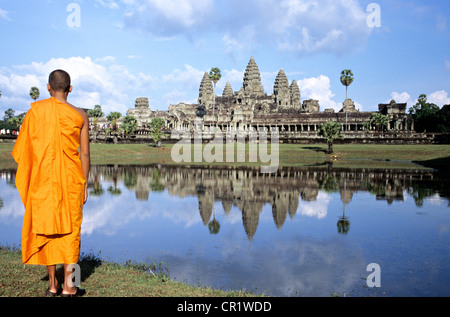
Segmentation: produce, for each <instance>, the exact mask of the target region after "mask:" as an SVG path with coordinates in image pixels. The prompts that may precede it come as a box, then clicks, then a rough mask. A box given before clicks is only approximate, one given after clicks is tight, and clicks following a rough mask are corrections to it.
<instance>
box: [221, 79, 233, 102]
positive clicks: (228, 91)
mask: <svg viewBox="0 0 450 317" xmlns="http://www.w3.org/2000/svg"><path fill="white" fill-rule="evenodd" d="M233 95H234V93H233V88H231V84H230V82H227V84H226V85H225V89H224V90H223V94H222V97H225V98H232V97H233Z"/></svg>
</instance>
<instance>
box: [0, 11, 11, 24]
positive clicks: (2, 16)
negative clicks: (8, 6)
mask: <svg viewBox="0 0 450 317" xmlns="http://www.w3.org/2000/svg"><path fill="white" fill-rule="evenodd" d="M8 14H9V12H8V11H6V10H3V9H2V8H0V20H6V21H10V20H11V19H10V18H9V17H8Z"/></svg>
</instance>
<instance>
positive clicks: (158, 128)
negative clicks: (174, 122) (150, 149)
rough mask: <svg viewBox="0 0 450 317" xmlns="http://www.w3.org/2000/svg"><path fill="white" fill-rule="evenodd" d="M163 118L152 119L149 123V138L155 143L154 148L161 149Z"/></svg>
mask: <svg viewBox="0 0 450 317" xmlns="http://www.w3.org/2000/svg"><path fill="white" fill-rule="evenodd" d="M164 124H165V122H164V119H163V118H153V119H152V121H151V122H150V128H151V132H150V134H151V136H152V138H153V140H154V141H155V142H156V147H161V136H162V135H163V132H162V128H164Z"/></svg>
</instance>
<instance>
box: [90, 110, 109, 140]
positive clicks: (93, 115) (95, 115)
mask: <svg viewBox="0 0 450 317" xmlns="http://www.w3.org/2000/svg"><path fill="white" fill-rule="evenodd" d="M87 115H88V117H90V118H94V143H96V142H97V132H98V124H97V122H98V118H101V117H103V116H104V115H105V114H104V113H103V111H102V106H100V105H95V106H94V109H89V110H88V111H87Z"/></svg>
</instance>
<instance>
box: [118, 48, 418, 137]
mask: <svg viewBox="0 0 450 317" xmlns="http://www.w3.org/2000/svg"><path fill="white" fill-rule="evenodd" d="M406 106H407V105H406V103H405V104H398V103H396V102H395V101H394V100H392V101H391V102H390V103H389V104H380V105H379V112H380V113H382V114H384V115H387V116H388V118H389V124H388V126H387V130H388V131H387V132H392V133H395V138H397V139H398V138H402V137H408V138H410V137H411V135H412V134H413V132H412V131H413V129H414V123H413V122H412V124H411V119H410V116H408V115H407V114H406ZM320 108H321V107H320V104H319V100H303V101H302V99H301V91H300V89H299V86H298V85H297V82H296V81H295V80H293V81H292V82H289V80H288V78H287V76H286V74H285V72H284V70H283V69H281V70H280V71H279V72H278V75H277V76H276V79H275V82H274V85H273V94H272V95H268V94H267V93H265V90H264V87H263V86H262V84H261V75H260V71H259V68H258V65H257V64H256V62H255V59H254V58H253V57H252V58H251V59H250V61H249V63H248V65H247V67H246V69H245V73H244V78H243V84H242V87H240V89H239V90H237V91H235V90H233V88H232V87H231V85H230V83H229V82H228V83H226V86H225V89H224V90H223V92H222V94H221V95H217V94H216V95H215V94H214V92H213V84H212V81H211V80H210V79H209V76H208V73H205V74H204V77H203V79H202V81H201V82H200V88H199V96H198V102H197V103H196V104H186V103H180V104H178V105H170V107H169V110H168V111H152V110H151V109H150V107H149V103H148V98H138V99H137V100H136V104H135V108H134V109H129V110H128V112H127V114H128V115H132V116H134V117H136V118H137V120H138V125H139V131H138V132H137V136H136V137H137V138H138V139H139V138H140V139H145V138H148V136H147V135H148V131H149V128H148V124H149V123H150V121H151V120H152V118H154V117H162V118H164V120H165V123H166V126H165V128H166V130H167V131H168V132H171V131H175V130H176V131H191V132H192V131H193V129H197V131H198V129H201V131H202V132H203V133H204V135H208V134H210V133H211V132H210V131H213V128H214V129H220V131H222V132H223V133H226V132H228V131H234V132H237V133H239V132H244V133H248V132H249V131H274V130H276V131H278V132H279V134H280V140H282V142H283V140H285V141H286V142H302V140H303V141H304V140H311V139H315V138H317V130H318V128H319V126H320V125H321V124H323V123H325V122H327V121H335V122H339V123H341V124H342V126H343V127H344V126H345V123H346V122H347V125H346V126H347V129H346V130H347V132H346V139H347V140H352V139H353V140H355V141H358V140H360V139H361V140H362V139H364V140H367V138H368V136H367V134H368V133H366V132H367V131H365V130H366V129H365V124H366V123H368V122H369V121H370V119H371V116H372V114H373V112H362V111H361V112H360V111H359V110H357V109H355V105H354V102H353V101H352V100H350V99H347V100H345V101H344V103H343V108H342V109H341V110H340V111H338V112H335V111H334V109H324V110H323V111H321V109H320ZM408 121H409V122H410V124H409V125H408ZM199 122H200V124H199ZM215 131H217V130H215ZM416 137H417V136H416Z"/></svg>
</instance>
